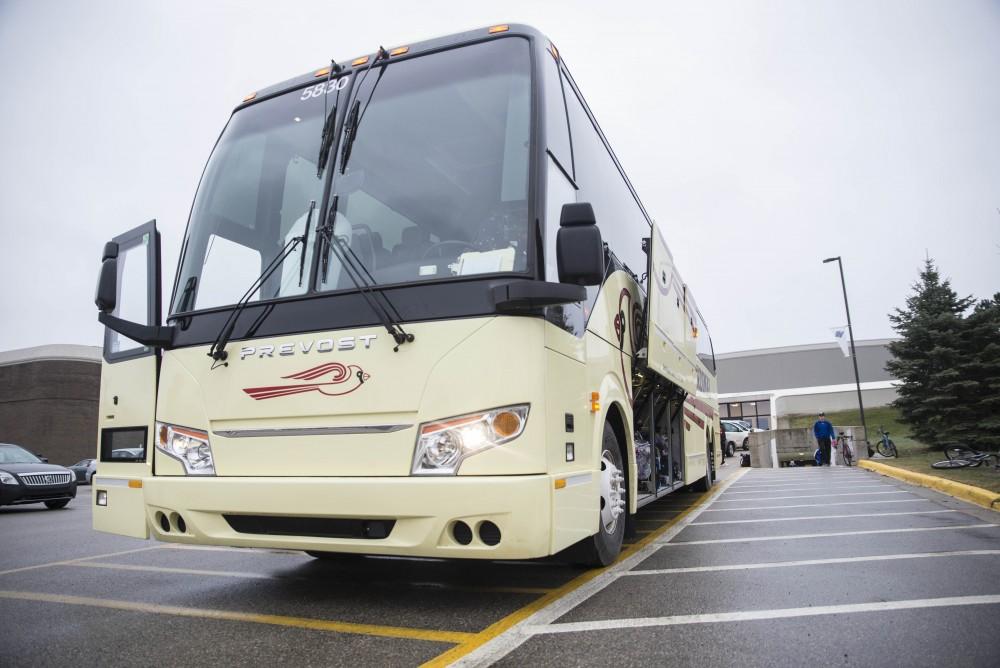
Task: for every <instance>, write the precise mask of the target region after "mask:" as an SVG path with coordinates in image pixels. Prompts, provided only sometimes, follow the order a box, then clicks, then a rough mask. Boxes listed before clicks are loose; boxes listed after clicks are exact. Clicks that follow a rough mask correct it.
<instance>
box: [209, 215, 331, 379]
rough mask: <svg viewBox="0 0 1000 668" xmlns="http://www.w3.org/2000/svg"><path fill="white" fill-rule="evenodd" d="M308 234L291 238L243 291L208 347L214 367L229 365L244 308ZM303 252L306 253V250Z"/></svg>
mask: <svg viewBox="0 0 1000 668" xmlns="http://www.w3.org/2000/svg"><path fill="white" fill-rule="evenodd" d="M315 205H316V202H315V201H312V202H310V205H309V216H308V217H307V218H306V234H308V227H309V221H310V220H311V219H312V211H313V208H314V207H315ZM306 234H303V235H302V236H297V237H292V238H291V239H289V240H288V243H286V244H285V247H284V248H282V249H281V251H280V252H279V253H278V254H277V255H276V256H275V257H274V259H273V260H271V261H270V262H269V263H268V265H267V266H266V267H264V271H262V272H261V273H260V276H258V277H257V278H256V279H255V280H254V282H253V283H251V284H250V287H249V288H247V291H246V292H244V293H243V296H242V297H240V300H239V301H238V302H237V303H236V307H235V308H234V309H233V310H232V312H231V313H230V314H229V317H228V318H226V322H225V323H224V324H223V325H222V329H221V330H219V335H218V336H216V337H215V341H213V342H212V347H211V348H209V349H208V356H209V357H211V358H212V359H213V360H215V362H216V363H215V364H212V368H213V369H214V368H215V367H217V366H218V362H222V366H228V365H229V363H228V362H226V358H227V357H229V353H227V352H226V344H227V343H229V338H230V337H231V336H232V335H233V330H234V329H235V328H236V321H237V320H239V317H240V314H241V313H243V309H245V308H246V307H247V304H249V303H250V300H251V299H253V296H254V295H255V294H257V291H258V290H260V289H261V288H262V287H263V286H264V283H265V282H267V279H269V278H270V277H271V274H273V273H274V272H275V271H276V270H277V269H278V267H280V266H281V263H282V262H284V261H285V259H286V258H287V257H288V256H289V255H291V254H292V251H294V250H295V247H296V246H298V245H299V244H303V246H304V245H305V243H306ZM302 254H303V255H305V251H304V250H303V252H302ZM300 275H301V268H300ZM300 280H301V279H300Z"/></svg>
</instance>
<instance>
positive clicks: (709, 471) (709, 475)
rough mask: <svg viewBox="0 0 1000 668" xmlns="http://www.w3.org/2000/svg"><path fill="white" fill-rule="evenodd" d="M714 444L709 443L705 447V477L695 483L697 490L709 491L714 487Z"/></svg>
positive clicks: (695, 489)
mask: <svg viewBox="0 0 1000 668" xmlns="http://www.w3.org/2000/svg"><path fill="white" fill-rule="evenodd" d="M711 448H712V446H711V444H709V445H708V446H707V447H706V448H705V477H704V478H702V479H701V480H699V481H698V482H696V483H694V484H693V485H692V487H694V491H696V492H707V491H708V490H710V489H712V479H713V477H714V473H715V472H714V471H713V468H714V467H713V466H712V449H711Z"/></svg>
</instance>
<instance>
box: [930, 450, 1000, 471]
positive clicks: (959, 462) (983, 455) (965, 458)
mask: <svg viewBox="0 0 1000 668" xmlns="http://www.w3.org/2000/svg"><path fill="white" fill-rule="evenodd" d="M944 456H945V457H947V459H944V460H942V461H940V462H934V463H933V464H931V468H934V469H962V468H975V467H977V466H979V465H981V464H986V465H987V466H989V460H990V459H992V460H993V469H994V470H1000V455H997V454H996V453H995V452H982V451H980V450H973V449H972V448H969V447H966V446H964V445H953V446H950V447H947V448H945V449H944Z"/></svg>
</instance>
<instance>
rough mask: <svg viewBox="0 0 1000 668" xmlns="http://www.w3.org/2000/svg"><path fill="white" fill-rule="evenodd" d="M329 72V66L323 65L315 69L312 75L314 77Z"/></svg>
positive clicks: (322, 75)
mask: <svg viewBox="0 0 1000 668" xmlns="http://www.w3.org/2000/svg"><path fill="white" fill-rule="evenodd" d="M329 73H330V68H329V67H324V68H322V69H319V70H316V71H315V72H314V73H313V76H314V77H325V76H326V75H327V74H329Z"/></svg>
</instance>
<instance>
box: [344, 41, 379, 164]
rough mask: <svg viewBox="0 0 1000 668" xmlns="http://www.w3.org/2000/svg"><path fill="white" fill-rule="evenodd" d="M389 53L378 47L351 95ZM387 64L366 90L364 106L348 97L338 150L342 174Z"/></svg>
mask: <svg viewBox="0 0 1000 668" xmlns="http://www.w3.org/2000/svg"><path fill="white" fill-rule="evenodd" d="M388 59H389V53H388V52H387V51H386V50H385V49H384V48H382V47H381V46H380V47H379V48H378V51H377V52H375V57H374V58H372V60H371V62H370V63H368V67H366V68H365V71H364V74H362V75H361V81H359V82H358V83H357V85H355V86H354V88H353V89H352V91H351V97H355V96H356V95H357V93H358V92H359V91H360V90H361V86H362V85H364V83H365V79H366V78H367V77H368V72H369V71H371V69H372V67H373V66H374V65H375V63H377V62H379V61H380V60H388ZM388 65H389V63H386V64H385V65H382V69H380V70H379V73H378V78H377V79H375V83H374V84H372V89H371V90H370V91H368V99H367V100H365V106H364V107H363V108H362V107H361V100H358V99H356V97H355V99H354V102H353V104H352V103H351V100H350V98H348V101H347V106H348V107H349V109H350V111H348V112H347V119H346V120H345V121H344V146H343V148H341V151H340V173H341V174H343V173H344V170H346V169H347V161H348V160H350V158H351V149H352V148H353V147H354V140H355V139H356V138H357V136H358V128H359V127H360V126H361V119H362V118H364V117H365V112H366V111H368V105H369V104H371V101H372V95H374V94H375V89H376V88H378V85H379V83H380V82H381V81H382V75H383V74H385V69H386V67H387V66H388Z"/></svg>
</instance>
